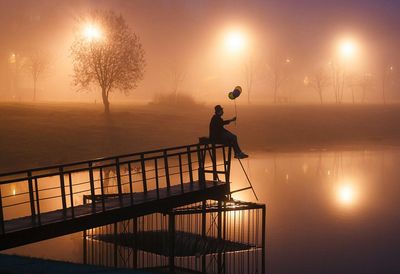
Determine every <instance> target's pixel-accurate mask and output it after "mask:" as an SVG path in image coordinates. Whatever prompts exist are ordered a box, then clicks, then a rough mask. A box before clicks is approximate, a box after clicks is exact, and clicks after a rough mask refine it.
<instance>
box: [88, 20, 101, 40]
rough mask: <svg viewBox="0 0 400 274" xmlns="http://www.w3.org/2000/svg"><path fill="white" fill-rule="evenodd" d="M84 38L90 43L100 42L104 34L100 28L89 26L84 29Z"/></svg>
mask: <svg viewBox="0 0 400 274" xmlns="http://www.w3.org/2000/svg"><path fill="white" fill-rule="evenodd" d="M83 36H84V37H85V38H86V39H87V40H89V41H93V40H100V39H101V37H102V32H101V29H100V28H99V27H98V26H96V25H93V24H87V25H86V26H85V27H84V28H83Z"/></svg>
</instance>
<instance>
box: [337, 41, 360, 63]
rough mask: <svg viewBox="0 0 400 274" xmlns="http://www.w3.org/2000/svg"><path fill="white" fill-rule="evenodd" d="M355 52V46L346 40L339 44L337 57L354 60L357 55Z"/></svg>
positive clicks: (352, 42)
mask: <svg viewBox="0 0 400 274" xmlns="http://www.w3.org/2000/svg"><path fill="white" fill-rule="evenodd" d="M357 50H358V48H357V44H356V43H355V42H354V41H353V40H350V39H346V40H342V41H341V42H340V43H339V47H338V51H339V56H340V57H341V58H343V59H345V60H348V59H351V58H354V57H355V55H356V54H357Z"/></svg>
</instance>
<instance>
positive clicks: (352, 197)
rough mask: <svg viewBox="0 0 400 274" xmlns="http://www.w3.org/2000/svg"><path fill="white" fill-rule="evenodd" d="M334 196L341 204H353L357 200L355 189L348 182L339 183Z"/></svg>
mask: <svg viewBox="0 0 400 274" xmlns="http://www.w3.org/2000/svg"><path fill="white" fill-rule="evenodd" d="M336 198H337V201H338V202H339V204H341V205H344V206H351V205H354V204H355V203H356V201H357V189H356V188H355V187H354V185H352V184H350V183H345V184H341V185H339V186H338V187H337V189H336Z"/></svg>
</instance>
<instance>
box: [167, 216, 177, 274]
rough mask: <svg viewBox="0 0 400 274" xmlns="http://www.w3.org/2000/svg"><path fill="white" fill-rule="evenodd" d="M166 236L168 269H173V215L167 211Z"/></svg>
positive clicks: (171, 270) (172, 270)
mask: <svg viewBox="0 0 400 274" xmlns="http://www.w3.org/2000/svg"><path fill="white" fill-rule="evenodd" d="M168 238H169V271H170V272H171V273H174V270H175V215H174V213H172V212H170V213H168Z"/></svg>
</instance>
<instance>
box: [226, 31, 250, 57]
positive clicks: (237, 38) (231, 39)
mask: <svg viewBox="0 0 400 274" xmlns="http://www.w3.org/2000/svg"><path fill="white" fill-rule="evenodd" d="M246 44H247V39H246V37H245V35H244V34H243V33H242V32H240V31H231V32H229V33H227V35H226V36H225V46H226V49H227V50H228V51H229V52H230V53H233V54H238V53H240V52H242V51H243V50H244V49H245V47H246Z"/></svg>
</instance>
